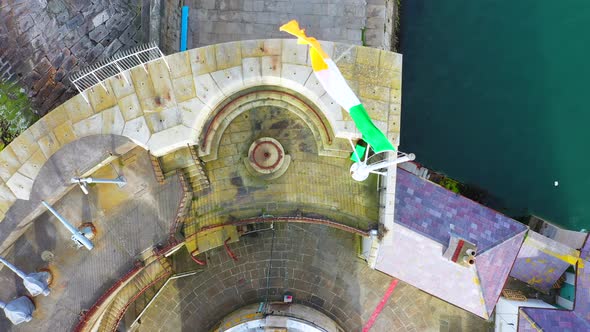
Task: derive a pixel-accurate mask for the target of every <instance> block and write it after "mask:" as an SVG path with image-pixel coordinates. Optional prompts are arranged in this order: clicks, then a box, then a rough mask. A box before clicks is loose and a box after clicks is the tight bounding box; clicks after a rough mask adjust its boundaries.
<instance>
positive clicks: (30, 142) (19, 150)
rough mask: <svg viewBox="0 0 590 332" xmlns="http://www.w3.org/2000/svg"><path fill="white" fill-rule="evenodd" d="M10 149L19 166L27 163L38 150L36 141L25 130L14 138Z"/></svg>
mask: <svg viewBox="0 0 590 332" xmlns="http://www.w3.org/2000/svg"><path fill="white" fill-rule="evenodd" d="M10 147H11V148H12V151H13V152H14V154H15V155H16V158H17V159H18V161H20V162H21V164H22V163H24V162H25V161H27V160H28V159H29V158H30V157H31V156H32V155H33V153H35V152H37V150H39V144H37V140H36V139H35V138H34V137H33V135H32V134H31V132H30V131H28V130H25V131H24V132H22V133H21V134H20V135H19V136H18V137H17V138H15V139H14V141H12V143H10Z"/></svg>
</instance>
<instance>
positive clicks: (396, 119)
mask: <svg viewBox="0 0 590 332" xmlns="http://www.w3.org/2000/svg"><path fill="white" fill-rule="evenodd" d="M400 125H401V115H400V114H389V119H388V123H387V131H391V132H396V133H399V132H400Z"/></svg>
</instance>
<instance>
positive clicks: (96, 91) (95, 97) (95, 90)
mask: <svg viewBox="0 0 590 332" xmlns="http://www.w3.org/2000/svg"><path fill="white" fill-rule="evenodd" d="M105 87H106V90H105V89H104V88H103V87H102V85H100V84H99V85H96V86H94V87H92V88H90V89H88V90H86V92H85V93H86V95H87V96H88V100H89V101H90V104H91V105H92V107H93V108H94V111H95V112H96V113H98V112H100V111H103V110H105V109H107V108H110V107H113V106H115V105H117V98H116V97H115V93H114V92H113V88H112V87H111V85H110V84H108V85H107V84H105Z"/></svg>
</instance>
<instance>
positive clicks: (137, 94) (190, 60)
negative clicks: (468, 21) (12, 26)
mask: <svg viewBox="0 0 590 332" xmlns="http://www.w3.org/2000/svg"><path fill="white" fill-rule="evenodd" d="M322 48H323V49H324V50H325V51H326V52H327V53H328V54H331V55H332V56H333V57H334V59H335V60H337V64H338V66H339V67H340V69H341V71H342V74H343V76H344V77H345V78H346V79H347V80H348V82H349V84H350V85H351V87H352V89H353V90H354V91H357V92H358V95H359V97H360V98H361V100H362V101H363V103H364V105H365V107H366V108H367V112H368V114H369V116H371V118H372V119H374V123H375V125H376V126H377V127H379V128H380V129H381V130H382V131H383V132H385V133H386V134H387V136H388V137H389V139H390V140H391V141H393V142H394V145H397V143H398V138H399V131H400V116H401V114H400V103H401V55H399V54H395V53H392V52H387V51H380V50H377V49H371V48H366V47H359V46H353V45H346V44H339V43H331V42H323V43H322ZM166 61H167V64H168V65H169V66H170V68H168V66H167V65H166V63H165V62H164V61H162V60H158V61H154V62H151V63H149V64H147V65H146V68H145V70H144V68H142V67H136V68H133V69H131V70H129V71H127V72H125V73H124V75H125V77H123V75H118V76H114V77H112V78H109V79H107V80H105V81H104V85H105V88H96V89H90V90H88V91H87V92H86V95H87V97H88V99H89V101H90V103H89V104H88V103H86V101H85V100H84V98H83V97H82V96H81V95H77V96H76V97H74V98H72V99H70V100H68V101H67V102H66V103H64V104H62V105H61V106H59V107H58V108H56V109H55V110H53V111H52V112H50V113H49V114H48V115H47V116H45V117H43V118H42V119H40V120H39V121H37V122H36V123H35V124H33V125H32V126H31V127H30V128H29V129H27V130H26V131H25V132H23V133H22V134H21V135H20V136H19V137H17V138H16V139H15V140H14V141H13V142H12V143H11V144H9V145H8V146H7V147H5V148H4V149H3V150H2V151H0V178H1V179H2V181H0V220H3V219H12V220H13V222H20V221H14V216H13V213H12V212H14V209H11V207H12V206H13V205H15V204H19V203H18V202H24V201H29V200H30V199H31V197H32V196H34V195H35V193H34V191H33V188H34V184H36V183H38V182H39V181H37V180H38V179H37V176H38V175H39V171H40V170H41V169H42V167H43V166H44V165H45V164H46V162H47V161H48V160H51V157H52V155H53V154H55V153H56V152H57V151H59V150H60V149H63V148H64V147H65V146H67V145H68V144H70V143H72V142H74V141H79V140H81V139H82V138H85V137H89V136H94V135H97V134H103V135H108V134H111V135H113V136H114V137H119V138H120V136H124V137H127V138H129V139H131V140H132V141H133V142H134V143H135V144H137V145H139V146H141V147H144V148H146V149H149V150H150V151H151V152H152V154H154V155H156V156H162V155H164V154H166V153H169V152H172V151H174V150H176V149H178V148H180V147H183V146H186V145H187V144H190V145H199V146H200V145H201V144H200V142H199V141H200V136H201V134H202V131H203V130H204V126H205V125H206V124H207V122H208V121H210V120H211V118H213V117H214V116H215V115H216V114H217V112H219V109H218V107H220V105H222V104H223V103H225V102H227V101H228V100H230V101H231V100H232V99H233V98H235V97H236V94H239V92H240V91H244V90H248V89H256V88H259V87H261V86H265V85H266V86H268V85H272V86H273V88H275V89H283V90H287V91H289V92H291V93H292V94H295V95H299V96H302V97H303V98H305V99H307V100H309V101H310V103H311V104H312V105H313V106H312V107H311V108H312V110H313V111H309V112H315V113H317V114H319V115H321V117H323V118H325V119H326V120H327V124H326V125H327V126H328V127H329V128H330V131H331V135H332V136H335V137H340V138H343V137H358V136H359V134H358V132H357V131H356V129H355V127H354V124H353V123H352V120H351V119H350V117H349V116H348V114H347V113H346V112H343V111H342V109H341V108H340V106H338V105H337V104H336V103H335V102H334V101H333V100H332V99H331V98H330V96H328V95H327V94H326V92H325V91H324V90H323V89H322V88H321V86H319V83H318V81H317V80H316V79H315V77H314V76H313V74H312V70H311V67H310V63H309V60H308V51H307V47H306V46H303V45H298V44H297V42H296V40H295V39H283V40H278V39H273V40H257V41H248V42H232V43H225V44H219V45H212V46H208V47H203V48H199V49H193V50H190V51H187V52H182V53H177V54H174V55H171V56H168V57H166ZM254 97H255V96H254ZM347 150H348V149H347ZM204 154H205V153H204ZM44 194H47V195H48V194H50V193H44ZM42 197H44V196H42ZM17 201H18V202H17ZM35 208H39V206H36V207H35ZM4 215H6V216H7V217H6V218H4Z"/></svg>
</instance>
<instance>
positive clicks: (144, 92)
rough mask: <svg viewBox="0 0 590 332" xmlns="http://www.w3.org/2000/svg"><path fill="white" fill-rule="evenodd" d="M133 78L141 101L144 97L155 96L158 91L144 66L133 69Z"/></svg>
mask: <svg viewBox="0 0 590 332" xmlns="http://www.w3.org/2000/svg"><path fill="white" fill-rule="evenodd" d="M131 79H132V81H133V86H134V87H135V93H136V94H137V99H139V101H140V103H141V101H142V100H144V99H148V98H153V97H154V96H155V95H156V93H155V91H154V86H153V84H152V79H151V77H150V76H149V74H148V73H147V72H146V71H145V70H144V66H139V67H135V68H133V69H131Z"/></svg>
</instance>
